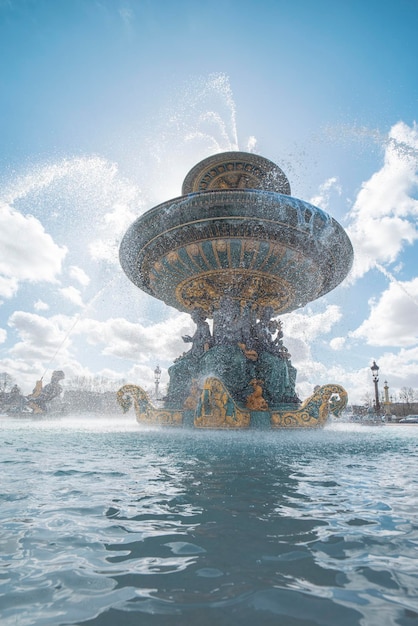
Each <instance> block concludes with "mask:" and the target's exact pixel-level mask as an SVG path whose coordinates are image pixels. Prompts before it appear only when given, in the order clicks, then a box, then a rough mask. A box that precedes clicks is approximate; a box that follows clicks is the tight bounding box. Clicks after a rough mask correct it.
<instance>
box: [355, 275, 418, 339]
mask: <svg viewBox="0 0 418 626" xmlns="http://www.w3.org/2000/svg"><path fill="white" fill-rule="evenodd" d="M370 306H371V311H370V315H369V317H368V318H367V319H366V320H364V322H363V323H362V324H361V325H360V326H359V327H358V328H357V329H356V330H354V331H353V332H352V333H350V336H351V337H352V338H354V339H360V340H365V341H366V343H367V344H369V345H373V346H394V347H400V346H403V347H407V346H412V345H414V344H416V343H418V326H417V319H418V278H415V279H413V280H411V281H404V282H401V281H396V282H395V281H393V282H391V283H390V285H389V287H388V289H386V290H385V291H384V292H383V293H382V294H381V296H380V298H379V299H378V300H377V301H376V302H374V301H371V302H370Z"/></svg>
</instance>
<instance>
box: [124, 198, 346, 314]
mask: <svg viewBox="0 0 418 626" xmlns="http://www.w3.org/2000/svg"><path fill="white" fill-rule="evenodd" d="M352 262H353V248H352V245H351V242H350V240H349V238H348V236H347V235H346V233H345V231H344V229H343V228H342V226H340V224H339V223H338V222H337V221H336V220H334V219H333V218H332V217H331V216H330V215H328V214H327V213H326V212H324V211H322V210H321V209H319V208H318V207H315V206H313V205H312V204H309V203H307V202H304V201H303V200H299V199H297V198H293V197H291V196H289V195H287V194H281V193H277V192H274V191H264V190H258V189H254V190H252V189H244V190H222V191H204V192H197V193H190V194H188V195H185V196H180V197H178V198H175V199H173V200H169V201H167V202H164V203H162V204H160V205H158V206H156V207H154V208H153V209H151V210H150V211H148V212H146V213H145V214H143V215H142V216H141V217H139V218H138V219H137V220H136V221H135V222H134V223H133V224H132V225H131V226H130V228H129V229H128V231H127V233H126V234H125V236H124V238H123V240H122V243H121V246H120V263H121V266H122V268H123V270H124V272H125V273H126V274H127V276H128V277H129V279H130V280H131V281H132V282H133V283H134V284H135V285H136V286H137V287H139V288H140V289H142V290H143V291H145V292H146V293H148V294H150V295H152V296H154V297H155V298H158V299H160V300H162V301H163V302H165V303H166V304H168V305H169V306H173V307H174V308H176V309H178V310H180V311H187V312H190V310H192V309H193V308H195V307H196V306H200V307H201V308H203V309H204V310H205V311H206V313H207V315H208V317H211V316H212V313H213V309H214V307H216V306H217V303H218V302H219V298H220V297H221V296H222V295H225V294H227V295H228V296H230V297H232V298H234V299H237V300H239V301H240V302H241V303H243V304H244V303H246V302H248V303H257V306H259V307H263V306H272V307H273V309H274V312H275V313H276V314H278V313H288V312H290V311H292V310H294V309H296V308H299V307H301V306H304V305H305V304H307V303H308V302H310V301H312V300H315V299H317V298H319V297H321V296H323V295H324V294H326V293H328V292H329V291H331V290H332V289H334V288H335V287H336V286H337V285H338V284H339V283H340V282H341V281H342V280H344V278H345V277H346V276H347V274H348V272H349V271H350V269H351V266H352Z"/></svg>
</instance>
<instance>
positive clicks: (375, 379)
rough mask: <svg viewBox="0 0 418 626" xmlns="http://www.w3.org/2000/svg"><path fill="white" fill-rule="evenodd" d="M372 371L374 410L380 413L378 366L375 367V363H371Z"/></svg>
mask: <svg viewBox="0 0 418 626" xmlns="http://www.w3.org/2000/svg"><path fill="white" fill-rule="evenodd" d="M370 369H371V370H372V378H373V383H374V397H375V404H374V406H375V410H376V413H379V412H380V402H379V387H378V383H379V366H378V365H376V361H373V365H372V366H371V368H370Z"/></svg>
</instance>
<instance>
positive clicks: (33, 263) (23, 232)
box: [0, 203, 67, 298]
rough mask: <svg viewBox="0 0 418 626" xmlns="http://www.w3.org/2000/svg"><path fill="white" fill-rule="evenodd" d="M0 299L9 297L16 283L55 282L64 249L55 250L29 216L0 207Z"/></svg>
mask: <svg viewBox="0 0 418 626" xmlns="http://www.w3.org/2000/svg"><path fill="white" fill-rule="evenodd" d="M0 218H1V224H2V227H1V229H0V295H1V296H3V297H5V298H10V297H11V296H13V295H14V294H15V293H16V291H17V289H18V287H19V282H23V281H29V282H32V283H39V282H42V281H46V282H56V280H57V275H59V274H60V272H61V269H62V262H63V260H64V258H65V256H66V254H67V248H66V247H64V246H58V245H57V244H56V243H54V241H53V239H52V237H51V236H50V235H49V234H48V233H46V232H45V230H44V227H43V226H42V224H41V223H40V222H39V221H38V220H37V219H36V218H35V217H32V216H30V215H29V216H24V215H22V214H21V213H19V212H17V211H15V210H13V209H12V208H11V207H10V206H8V205H7V204H5V203H2V204H1V205H0Z"/></svg>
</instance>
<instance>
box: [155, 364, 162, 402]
mask: <svg viewBox="0 0 418 626" xmlns="http://www.w3.org/2000/svg"><path fill="white" fill-rule="evenodd" d="M154 377H155V399H156V400H158V387H159V385H160V379H161V370H160V367H159V365H157V367H156V368H155V370H154Z"/></svg>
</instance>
